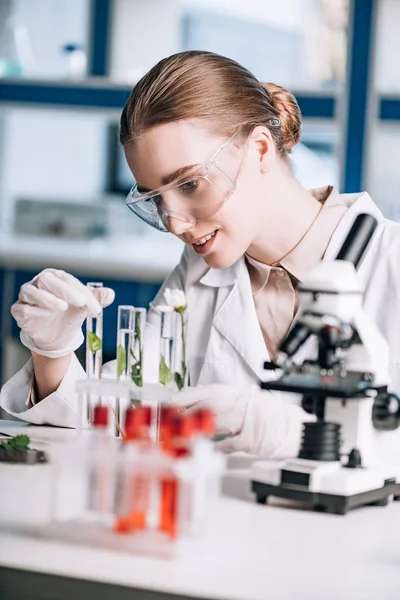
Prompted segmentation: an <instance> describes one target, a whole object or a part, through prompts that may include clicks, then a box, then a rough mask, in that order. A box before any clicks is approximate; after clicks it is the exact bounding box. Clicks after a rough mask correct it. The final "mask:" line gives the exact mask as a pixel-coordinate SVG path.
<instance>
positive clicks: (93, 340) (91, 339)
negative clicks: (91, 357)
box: [87, 331, 102, 354]
mask: <svg viewBox="0 0 400 600" xmlns="http://www.w3.org/2000/svg"><path fill="white" fill-rule="evenodd" d="M87 337H88V344H89V350H90V352H91V353H92V354H96V352H98V351H99V350H101V347H102V343H101V339H100V338H99V336H98V335H96V334H95V333H94V332H93V331H88V333H87Z"/></svg>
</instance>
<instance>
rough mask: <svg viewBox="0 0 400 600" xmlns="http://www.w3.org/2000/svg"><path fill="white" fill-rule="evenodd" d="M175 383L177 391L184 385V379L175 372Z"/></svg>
mask: <svg viewBox="0 0 400 600" xmlns="http://www.w3.org/2000/svg"><path fill="white" fill-rule="evenodd" d="M175 383H176V385H177V386H178V390H181V389H182V388H183V386H184V385H185V382H184V379H183V377H182V375H181V374H180V373H178V372H177V371H176V372H175Z"/></svg>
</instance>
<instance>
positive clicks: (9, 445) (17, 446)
mask: <svg viewBox="0 0 400 600" xmlns="http://www.w3.org/2000/svg"><path fill="white" fill-rule="evenodd" d="M30 441H31V440H30V438H29V437H28V436H27V435H16V436H15V437H13V438H12V439H11V440H9V441H8V442H3V443H2V444H1V446H2V447H3V448H4V449H5V450H19V451H20V452H23V451H25V450H29V444H30Z"/></svg>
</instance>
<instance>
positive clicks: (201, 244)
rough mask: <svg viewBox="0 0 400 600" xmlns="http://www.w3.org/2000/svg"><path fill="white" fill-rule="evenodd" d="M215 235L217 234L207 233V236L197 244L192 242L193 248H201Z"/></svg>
mask: <svg viewBox="0 0 400 600" xmlns="http://www.w3.org/2000/svg"><path fill="white" fill-rule="evenodd" d="M216 233H217V232H216V231H214V232H213V233H209V234H208V235H206V236H204V237H203V238H201V239H200V240H198V241H197V242H192V244H193V246H203V245H204V244H205V243H206V242H208V240H211V238H213V237H214V235H215V234H216Z"/></svg>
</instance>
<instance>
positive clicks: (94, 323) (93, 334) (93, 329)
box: [79, 282, 103, 428]
mask: <svg viewBox="0 0 400 600" xmlns="http://www.w3.org/2000/svg"><path fill="white" fill-rule="evenodd" d="M87 287H88V288H90V289H92V290H96V289H99V288H102V287H103V284H102V283H100V282H89V283H87ZM102 364H103V311H102V310H101V311H100V312H99V313H98V314H96V315H88V317H87V319H86V375H87V377H88V378H89V379H99V378H100V375H101V367H102ZM85 400H86V419H87V421H88V423H91V422H92V419H93V415H92V412H93V411H92V409H93V403H94V402H101V398H93V397H91V396H87V397H86V399H85ZM80 417H81V415H79V428H80V427H81V418H80Z"/></svg>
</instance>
